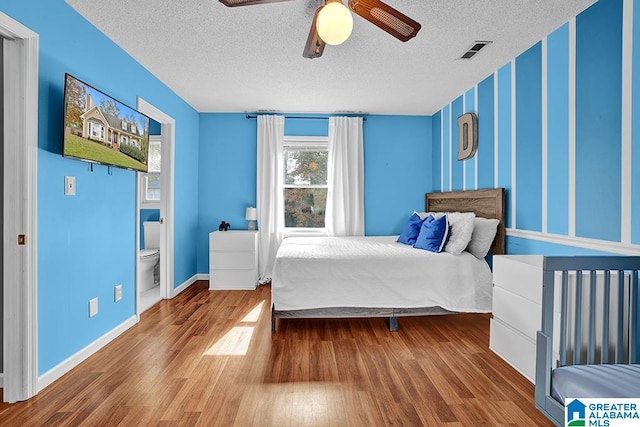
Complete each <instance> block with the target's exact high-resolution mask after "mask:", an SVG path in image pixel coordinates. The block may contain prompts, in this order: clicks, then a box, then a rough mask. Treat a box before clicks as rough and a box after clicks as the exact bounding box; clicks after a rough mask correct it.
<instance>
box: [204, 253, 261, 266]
mask: <svg viewBox="0 0 640 427" xmlns="http://www.w3.org/2000/svg"><path fill="white" fill-rule="evenodd" d="M209 265H210V268H211V269H212V270H246V269H249V270H253V269H254V268H255V267H256V252H253V251H252V252H246V251H245V252H221V251H211V252H209Z"/></svg>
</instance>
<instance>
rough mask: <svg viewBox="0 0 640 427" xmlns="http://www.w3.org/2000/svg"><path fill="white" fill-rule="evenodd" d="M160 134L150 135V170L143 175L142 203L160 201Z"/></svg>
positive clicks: (152, 203)
mask: <svg viewBox="0 0 640 427" xmlns="http://www.w3.org/2000/svg"><path fill="white" fill-rule="evenodd" d="M160 147H161V145H160V135H151V136H150V137H149V159H148V165H149V172H148V173H145V174H143V175H142V188H141V191H140V194H141V196H142V199H141V201H140V202H141V204H142V205H146V206H149V205H154V204H157V203H159V202H160V194H161V193H160V159H161V156H160Z"/></svg>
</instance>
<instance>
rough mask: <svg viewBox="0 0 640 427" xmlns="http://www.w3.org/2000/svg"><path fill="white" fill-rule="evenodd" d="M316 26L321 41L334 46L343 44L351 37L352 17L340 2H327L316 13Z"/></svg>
mask: <svg viewBox="0 0 640 427" xmlns="http://www.w3.org/2000/svg"><path fill="white" fill-rule="evenodd" d="M316 26H317V29H318V35H319V36H320V38H321V39H322V41H324V42H325V43H326V44H330V45H333V46H336V45H339V44H342V43H344V42H345V41H346V40H347V39H348V38H349V36H350V35H351V31H352V30H353V17H352V16H351V11H350V10H349V9H348V8H347V7H346V6H345V5H344V4H342V1H339V0H338V1H329V2H327V3H326V4H325V5H324V6H323V7H322V9H321V10H320V13H318V18H317V22H316Z"/></svg>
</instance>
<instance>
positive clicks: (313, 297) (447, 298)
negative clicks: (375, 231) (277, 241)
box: [271, 236, 492, 313]
mask: <svg viewBox="0 0 640 427" xmlns="http://www.w3.org/2000/svg"><path fill="white" fill-rule="evenodd" d="M397 238H398V236H367V237H290V238H287V239H285V240H284V241H283V242H282V245H281V246H280V249H278V254H277V256H276V261H275V265H274V269H273V280H272V284H271V286H272V294H273V295H272V303H273V307H274V309H275V310H278V311H281V310H306V309H318V308H335V307H343V308H344V307H358V308H372V307H378V308H396V307H404V308H422V307H435V306H438V307H441V308H444V309H446V310H449V311H458V312H482V313H485V312H490V311H491V286H492V283H491V270H490V269H489V266H488V264H487V262H486V261H484V260H479V259H478V258H476V257H474V256H473V255H471V254H470V253H467V252H463V253H462V254H460V255H451V254H449V253H445V252H443V253H433V252H429V251H425V250H420V249H415V248H413V247H412V246H409V245H405V244H403V243H398V242H396V240H397Z"/></svg>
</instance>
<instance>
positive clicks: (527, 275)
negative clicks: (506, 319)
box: [493, 255, 542, 305]
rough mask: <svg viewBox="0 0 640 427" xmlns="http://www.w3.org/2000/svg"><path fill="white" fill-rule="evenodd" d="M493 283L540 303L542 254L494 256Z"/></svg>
mask: <svg viewBox="0 0 640 427" xmlns="http://www.w3.org/2000/svg"><path fill="white" fill-rule="evenodd" d="M493 284H494V285H495V286H496V287H500V288H503V289H506V290H508V291H510V292H513V293H514V294H516V295H520V296H521V297H523V298H526V299H528V300H529V301H532V302H534V303H536V304H538V305H540V304H542V256H538V255H496V256H494V257H493Z"/></svg>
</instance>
